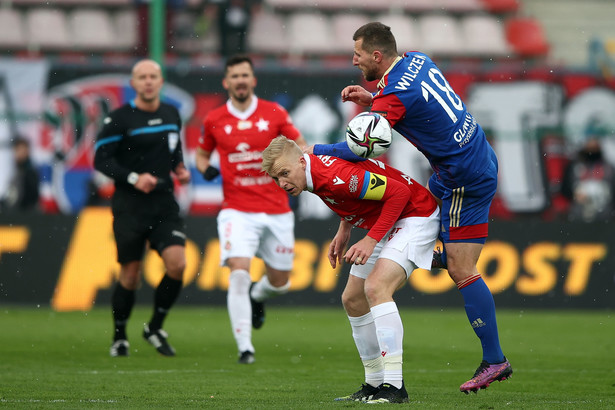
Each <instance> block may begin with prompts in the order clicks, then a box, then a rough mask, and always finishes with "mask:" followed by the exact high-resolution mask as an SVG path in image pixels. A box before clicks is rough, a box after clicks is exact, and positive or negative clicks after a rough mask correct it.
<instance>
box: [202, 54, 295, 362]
mask: <svg viewBox="0 0 615 410" xmlns="http://www.w3.org/2000/svg"><path fill="white" fill-rule="evenodd" d="M222 85H223V87H224V89H225V90H227V91H228V95H229V99H228V101H227V102H226V104H225V105H223V106H221V107H219V108H217V109H215V110H213V111H211V112H209V114H208V115H207V116H206V118H205V121H204V126H203V135H202V136H201V138H200V140H199V148H198V150H197V159H196V160H197V168H198V169H199V171H200V172H201V173H203V177H204V178H205V179H206V180H213V179H214V178H216V177H217V176H218V174H220V173H221V174H222V192H223V195H224V200H223V202H222V210H221V211H220V213H219V214H218V218H217V222H218V237H219V240H220V264H221V265H226V266H228V267H229V268H230V271H231V273H230V278H229V288H228V293H227V306H228V311H229V317H230V321H231V327H232V330H233V335H234V337H235V341H236V342H237V348H238V351H239V360H238V362H239V363H241V364H251V363H253V362H254V352H255V349H254V345H253V344H252V327H253V328H255V329H259V328H260V327H261V326H262V325H263V323H264V320H265V312H264V304H263V302H265V301H266V300H267V299H269V298H271V297H273V296H277V295H282V294H284V293H286V292H288V289H289V287H290V282H289V276H290V270H291V269H292V265H293V257H294V242H295V237H294V226H295V219H294V214H293V212H292V211H291V209H290V206H289V203H288V199H289V198H288V195H287V194H286V193H285V192H284V191H282V190H280V189H279V188H278V187H277V186H276V184H275V183H274V182H273V181H272V180H271V178H269V176H267V175H264V174H263V173H262V172H261V155H262V152H263V150H264V149H265V148H267V146H268V145H269V143H270V142H271V140H272V139H274V138H275V137H277V136H279V135H284V136H286V137H288V138H290V139H292V140H295V141H297V143H298V144H299V145H302V146H305V141H304V139H303V137H302V136H301V133H300V132H299V130H297V128H295V126H294V125H293V123H292V121H291V119H290V116H289V115H288V113H287V112H286V110H285V109H284V108H282V107H281V106H280V105H278V104H276V103H274V102H270V101H265V100H263V99H260V98H258V97H257V96H256V95H255V94H254V88H255V87H256V77H255V75H254V68H253V64H252V61H251V59H250V58H249V57H247V56H243V55H237V56H233V57H231V58H229V59H228V60H227V62H226V65H225V75H224V79H223V80H222ZM214 150H217V152H218V154H219V155H220V170H218V169H217V168H215V167H213V166H212V165H211V164H210V159H211V154H212V152H213V151H214ZM254 256H258V257H260V258H262V259H263V261H264V262H265V267H266V274H265V275H263V277H262V278H261V279H260V280H259V281H258V282H255V283H252V280H251V278H250V273H249V272H250V263H251V261H252V258H253V257H254Z"/></svg>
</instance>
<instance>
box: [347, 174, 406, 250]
mask: <svg viewBox="0 0 615 410" xmlns="http://www.w3.org/2000/svg"><path fill="white" fill-rule="evenodd" d="M410 196H411V192H410V190H409V189H408V188H407V186H405V185H404V184H402V183H401V182H399V181H396V180H394V179H393V178H387V177H386V176H384V175H380V174H376V173H373V172H369V171H365V174H364V176H363V185H362V187H361V189H360V190H359V199H362V200H372V201H381V202H382V209H381V211H380V215H379V216H378V220H377V221H376V223H374V225H373V226H372V228H371V229H370V230H369V232H368V233H367V235H368V236H370V237H371V238H373V239H375V240H376V241H380V240H381V239H382V238H383V237H384V235H386V233H387V232H388V231H389V230H390V229H391V228H392V227H393V225H394V224H395V222H396V221H397V219H399V216H400V215H401V213H402V211H403V210H404V207H405V206H406V204H407V203H408V201H409V200H410Z"/></svg>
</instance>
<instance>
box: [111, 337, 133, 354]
mask: <svg viewBox="0 0 615 410" xmlns="http://www.w3.org/2000/svg"><path fill="white" fill-rule="evenodd" d="M129 354H130V344H129V343H128V340H126V339H119V340H115V341H114V342H113V344H112V345H111V347H110V348H109V355H111V357H125V356H128V355H129Z"/></svg>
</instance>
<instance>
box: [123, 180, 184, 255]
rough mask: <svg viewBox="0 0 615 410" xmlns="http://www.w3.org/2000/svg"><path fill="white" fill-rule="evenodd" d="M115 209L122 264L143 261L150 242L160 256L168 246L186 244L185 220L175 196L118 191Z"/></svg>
mask: <svg viewBox="0 0 615 410" xmlns="http://www.w3.org/2000/svg"><path fill="white" fill-rule="evenodd" d="M111 209H112V211H113V234H114V236H115V243H116V246H117V261H118V262H119V263H120V264H124V263H128V262H133V261H140V260H141V259H143V255H144V253H145V249H146V244H147V242H149V245H150V247H151V248H152V249H155V250H156V251H157V252H158V253H159V254H161V253H162V251H163V250H164V249H165V248H167V247H168V246H171V245H181V246H185V244H186V234H185V224H184V220H183V218H182V217H181V216H180V215H179V206H178V205H177V202H176V201H175V198H174V197H173V195H172V194H168V193H152V194H149V195H138V196H135V195H134V194H130V193H129V194H126V193H122V192H117V191H116V193H115V195H114V196H113V201H112V206H111Z"/></svg>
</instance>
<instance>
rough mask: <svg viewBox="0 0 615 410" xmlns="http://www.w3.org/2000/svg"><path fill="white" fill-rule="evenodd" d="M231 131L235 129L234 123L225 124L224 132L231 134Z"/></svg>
mask: <svg viewBox="0 0 615 410" xmlns="http://www.w3.org/2000/svg"><path fill="white" fill-rule="evenodd" d="M231 131H233V126H232V125H225V126H224V132H226V135H229V134H230V133H231Z"/></svg>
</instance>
